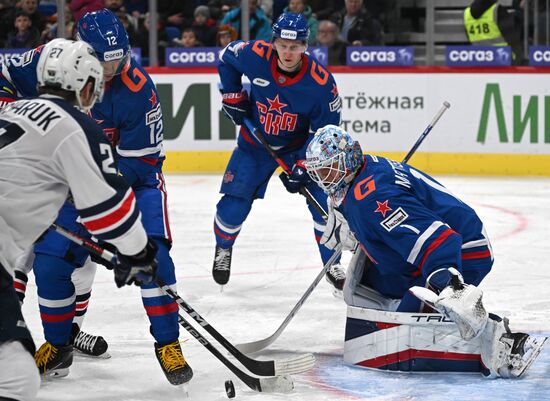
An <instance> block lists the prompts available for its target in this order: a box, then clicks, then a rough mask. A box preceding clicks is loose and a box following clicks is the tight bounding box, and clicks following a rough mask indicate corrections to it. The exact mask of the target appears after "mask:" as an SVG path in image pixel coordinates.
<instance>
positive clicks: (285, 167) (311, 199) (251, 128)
mask: <svg viewBox="0 0 550 401" xmlns="http://www.w3.org/2000/svg"><path fill="white" fill-rule="evenodd" d="M244 124H245V125H246V128H248V130H249V131H250V133H251V134H252V135H253V136H254V137H255V138H256V139H257V140H258V141H259V142H260V143H261V144H262V145H264V148H265V149H266V150H267V151H268V153H269V154H270V155H271V157H272V158H273V160H275V162H276V163H277V164H278V165H279V167H281V168H282V169H283V171H284V172H285V173H286V175H290V174H291V172H292V170H291V169H290V167H289V166H288V165H287V164H286V163H285V161H284V160H283V159H281V158H280V157H279V155H278V154H277V152H275V150H273V148H272V147H271V145H270V144H269V143H268V142H267V140H266V139H265V136H264V134H263V132H261V131H260V130H259V129H257V128H256V127H255V126H254V123H253V122H252V120H250V119H249V118H245V119H244ZM300 193H301V194H302V195H303V196H304V197H305V198H306V199H307V201H308V202H309V203H310V204H311V205H312V206H313V207H314V208H315V210H317V212H318V213H319V214H320V215H321V216H323V219H325V220H326V219H327V217H328V215H327V212H326V211H325V209H323V207H322V206H321V205H320V204H319V202H317V200H316V199H315V198H314V197H313V195H312V194H311V192H309V190H308V189H307V188H306V187H304V186H300Z"/></svg>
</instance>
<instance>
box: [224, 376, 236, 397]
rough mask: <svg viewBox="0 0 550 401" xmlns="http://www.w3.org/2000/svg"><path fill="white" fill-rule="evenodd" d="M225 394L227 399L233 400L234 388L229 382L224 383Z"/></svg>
mask: <svg viewBox="0 0 550 401" xmlns="http://www.w3.org/2000/svg"><path fill="white" fill-rule="evenodd" d="M225 393H226V394H227V398H235V386H234V385H233V382H232V381H231V380H226V381H225Z"/></svg>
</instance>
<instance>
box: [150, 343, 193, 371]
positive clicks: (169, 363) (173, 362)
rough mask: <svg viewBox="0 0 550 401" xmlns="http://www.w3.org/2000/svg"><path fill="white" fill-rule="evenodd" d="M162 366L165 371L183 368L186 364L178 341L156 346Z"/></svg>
mask: <svg viewBox="0 0 550 401" xmlns="http://www.w3.org/2000/svg"><path fill="white" fill-rule="evenodd" d="M157 352H158V354H159V359H160V361H161V364H162V367H163V368H164V370H165V371H167V372H173V371H174V370H177V369H180V368H183V367H184V366H185V364H186V362H185V358H184V357H183V353H182V351H181V346H180V343H179V341H177V340H176V341H174V342H173V343H170V344H166V345H163V346H162V347H158V348H157Z"/></svg>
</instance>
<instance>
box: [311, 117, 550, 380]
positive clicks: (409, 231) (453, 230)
mask: <svg viewBox="0 0 550 401" xmlns="http://www.w3.org/2000/svg"><path fill="white" fill-rule="evenodd" d="M305 166H306V168H307V171H308V173H309V174H310V176H311V178H312V179H313V180H314V181H315V182H316V183H317V184H318V185H319V186H320V188H322V189H323V190H324V191H325V192H326V193H327V195H329V203H330V214H329V219H328V221H327V227H326V230H325V232H324V233H323V237H322V239H321V242H322V243H324V244H326V245H327V247H329V248H334V247H335V246H336V245H337V244H340V245H339V246H343V249H353V248H355V245H356V243H357V242H358V243H359V245H360V249H359V250H358V251H357V252H356V255H355V256H354V257H353V259H352V263H351V264H350V268H349V269H348V278H347V281H346V286H345V289H344V298H345V300H346V303H348V305H352V306H357V307H362V308H366V309H369V310H372V309H380V310H389V311H396V312H416V313H418V312H420V310H421V301H422V302H426V303H427V304H428V305H430V306H432V307H434V308H435V309H437V310H439V311H441V312H442V313H444V314H445V315H446V316H447V317H448V318H449V319H451V320H452V321H454V322H455V323H456V325H457V327H458V330H459V332H460V336H461V337H462V338H463V339H464V340H466V341H470V340H472V339H473V338H474V337H477V336H478V335H480V334H481V344H482V346H481V348H482V351H481V354H482V362H483V363H484V364H485V367H486V368H487V370H486V371H483V370H482V373H484V374H487V375H490V376H493V377H494V376H495V375H496V376H507V375H510V376H512V377H514V376H516V377H517V376H519V375H521V373H523V371H524V370H525V369H526V367H528V366H529V364H530V362H532V360H533V359H534V358H535V357H536V355H538V352H540V348H542V344H544V341H545V339H539V340H534V339H533V338H531V337H530V336H528V335H527V334H524V333H511V332H510V330H509V328H508V325H507V322H506V320H505V319H504V320H503V319H500V318H498V317H497V316H495V315H492V314H487V312H486V311H485V309H484V308H483V304H482V303H481V299H482V293H481V290H479V289H478V288H477V286H478V285H479V283H480V282H481V281H482V280H483V278H484V277H485V276H486V275H487V274H488V273H489V271H490V270H491V267H492V265H493V253H492V249H491V244H490V242H489V239H488V237H487V234H486V232H485V229H484V227H483V223H482V221H481V220H480V218H479V217H478V216H477V214H476V213H475V211H474V210H473V209H472V208H471V207H469V206H468V205H467V204H465V203H464V202H462V201H461V200H460V199H459V198H457V197H456V196H455V195H454V194H453V193H451V191H449V190H448V189H447V188H445V187H444V186H443V185H441V184H440V183H439V182H437V181H436V180H435V179H433V178H432V177H430V176H429V175H427V174H425V173H423V172H421V171H419V170H417V169H415V168H413V167H411V166H409V165H407V164H402V163H399V162H396V161H393V160H390V159H386V158H384V157H377V156H373V155H363V153H362V151H361V147H360V146H359V143H358V142H356V141H354V140H353V139H352V138H351V136H350V135H349V134H348V133H347V132H345V131H344V130H342V129H341V128H339V127H337V126H333V125H328V126H326V127H324V128H322V129H320V130H319V131H318V132H317V133H316V134H315V137H314V138H313V139H312V141H311V142H310V143H309V145H308V148H307V151H306V162H305ZM336 239H338V241H336ZM381 338H382V337H381ZM537 341H538V343H537ZM486 343H487V344H490V345H489V346H487V347H485V348H484V344H486ZM524 345H525V348H524ZM374 346H375V345H374ZM410 347H411V348H414V347H413V346H412V345H411V346H410ZM527 348H529V349H530V350H533V349H534V350H535V351H534V353H533V354H529V355H531V356H530V357H531V359H530V360H524V359H523V358H524V354H525V353H526V352H527V351H528V349H527ZM483 349H485V350H486V351H483ZM451 351H452V350H451ZM455 352H458V351H456V349H455ZM484 352H485V353H484ZM470 353H471V350H470ZM484 358H485V359H484ZM512 365H513V367H512ZM365 366H367V365H365Z"/></svg>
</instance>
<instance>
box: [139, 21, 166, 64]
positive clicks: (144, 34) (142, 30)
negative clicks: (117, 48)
mask: <svg viewBox="0 0 550 401" xmlns="http://www.w3.org/2000/svg"><path fill="white" fill-rule="evenodd" d="M150 29H151V18H150V16H149V13H145V15H144V16H143V18H140V19H139V25H138V29H137V32H136V35H135V37H134V38H133V39H132V37H130V45H131V46H132V47H139V48H140V49H141V57H142V60H148V59H149V30H150ZM157 44H158V46H157V49H158V62H159V65H164V59H165V54H166V48H167V47H168V39H167V36H166V30H165V29H164V26H163V25H162V22H161V21H160V19H159V20H157Z"/></svg>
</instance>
